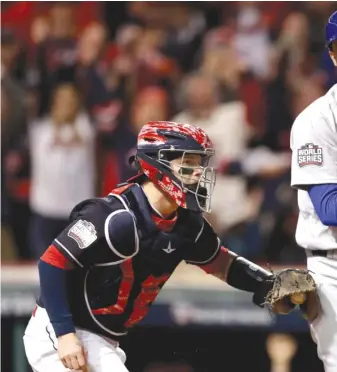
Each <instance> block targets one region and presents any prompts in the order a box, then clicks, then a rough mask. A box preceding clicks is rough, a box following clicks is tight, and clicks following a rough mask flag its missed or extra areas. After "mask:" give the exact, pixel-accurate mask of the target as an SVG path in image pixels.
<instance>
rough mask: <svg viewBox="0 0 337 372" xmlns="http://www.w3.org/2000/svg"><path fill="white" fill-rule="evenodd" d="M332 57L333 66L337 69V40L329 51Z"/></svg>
mask: <svg viewBox="0 0 337 372" xmlns="http://www.w3.org/2000/svg"><path fill="white" fill-rule="evenodd" d="M329 54H330V57H331V59H332V62H333V64H334V65H335V66H336V67H337V40H335V41H334V42H332V44H331V49H330V50H329Z"/></svg>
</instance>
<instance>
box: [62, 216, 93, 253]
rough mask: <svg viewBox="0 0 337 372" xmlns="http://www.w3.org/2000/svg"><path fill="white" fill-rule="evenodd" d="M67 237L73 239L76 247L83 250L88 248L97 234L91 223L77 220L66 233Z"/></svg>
mask: <svg viewBox="0 0 337 372" xmlns="http://www.w3.org/2000/svg"><path fill="white" fill-rule="evenodd" d="M68 236H69V237H70V238H72V239H74V240H75V242H76V243H77V245H78V246H79V247H80V248H81V249H83V248H87V247H89V245H90V244H92V243H93V242H94V241H95V240H96V239H97V232H96V229H95V226H94V225H93V224H92V223H91V222H88V221H86V220H79V221H77V222H76V223H75V225H74V226H72V227H71V229H70V230H69V231H68Z"/></svg>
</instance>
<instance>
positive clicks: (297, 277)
mask: <svg viewBox="0 0 337 372" xmlns="http://www.w3.org/2000/svg"><path fill="white" fill-rule="evenodd" d="M254 302H255V303H257V304H258V305H260V306H261V307H263V306H264V305H267V306H268V307H269V308H270V310H271V311H272V312H274V313H276V314H288V313H290V312H291V311H292V310H293V309H294V308H295V307H296V306H297V305H299V306H300V309H301V310H302V312H303V314H304V316H305V317H306V318H307V319H308V320H309V321H313V320H314V319H315V318H316V317H317V315H318V314H319V312H320V303H319V298H318V295H317V286H316V283H315V281H314V278H313V277H312V276H311V275H310V273H309V271H307V270H299V269H285V270H282V271H280V272H278V273H274V274H273V275H272V276H271V277H270V278H268V279H267V280H266V281H265V283H264V285H263V286H262V290H261V292H260V293H256V294H255V296H254Z"/></svg>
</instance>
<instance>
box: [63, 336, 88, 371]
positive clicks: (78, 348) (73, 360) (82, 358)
mask: <svg viewBox="0 0 337 372" xmlns="http://www.w3.org/2000/svg"><path fill="white" fill-rule="evenodd" d="M58 353H59V357H60V359H61V361H62V363H63V365H64V366H65V367H66V368H69V369H71V370H76V371H82V372H87V371H88V369H87V352H86V350H85V349H84V348H83V346H82V344H81V342H80V340H79V339H78V338H77V336H76V334H75V333H68V334H66V335H63V336H60V337H58Z"/></svg>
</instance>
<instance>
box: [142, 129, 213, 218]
mask: <svg viewBox="0 0 337 372" xmlns="http://www.w3.org/2000/svg"><path fill="white" fill-rule="evenodd" d="M213 155H214V149H213V146H212V143H211V141H210V139H209V137H208V136H207V134H206V133H205V132H204V131H203V130H202V129H200V128H196V127H194V126H192V125H189V124H177V123H171V122H150V123H148V124H146V125H144V127H143V128H142V130H141V131H140V133H139V135H138V143H137V154H136V157H135V160H136V162H137V163H138V166H139V168H140V171H141V172H143V173H144V174H145V175H146V176H147V177H148V178H149V179H150V180H151V181H152V182H154V183H155V184H156V185H158V186H159V187H160V188H161V189H162V190H163V191H164V192H165V193H166V194H168V195H169V196H170V197H171V198H172V199H173V200H174V201H175V202H176V203H177V205H178V206H180V207H182V208H185V209H189V210H192V211H195V212H207V213H209V212H210V211H211V198H212V193H213V190H214V186H215V170H214V168H213V167H211V166H210V159H211V158H212V156H213Z"/></svg>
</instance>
